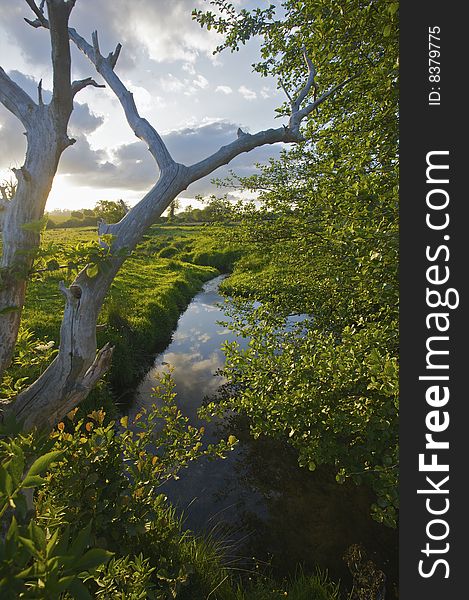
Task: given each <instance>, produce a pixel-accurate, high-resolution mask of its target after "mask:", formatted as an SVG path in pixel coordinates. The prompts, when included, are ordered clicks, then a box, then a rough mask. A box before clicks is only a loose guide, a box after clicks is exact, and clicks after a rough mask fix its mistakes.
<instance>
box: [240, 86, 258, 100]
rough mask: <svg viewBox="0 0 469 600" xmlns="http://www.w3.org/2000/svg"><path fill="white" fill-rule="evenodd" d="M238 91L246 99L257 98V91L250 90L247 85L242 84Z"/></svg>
mask: <svg viewBox="0 0 469 600" xmlns="http://www.w3.org/2000/svg"><path fill="white" fill-rule="evenodd" d="M238 92H239V93H240V94H241V96H242V97H243V98H244V99H245V100H255V99H256V98H257V94H256V92H254V91H253V90H250V89H249V88H247V87H246V86H245V85H242V86H240V87H239V88H238Z"/></svg>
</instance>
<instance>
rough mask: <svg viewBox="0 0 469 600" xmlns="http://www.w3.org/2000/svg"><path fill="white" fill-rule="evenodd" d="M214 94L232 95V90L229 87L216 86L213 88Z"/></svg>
mask: <svg viewBox="0 0 469 600" xmlns="http://www.w3.org/2000/svg"><path fill="white" fill-rule="evenodd" d="M215 91H216V92H220V93H221V94H226V95H228V94H232V93H233V90H232V89H231V88H230V86H229V85H217V87H216V88H215Z"/></svg>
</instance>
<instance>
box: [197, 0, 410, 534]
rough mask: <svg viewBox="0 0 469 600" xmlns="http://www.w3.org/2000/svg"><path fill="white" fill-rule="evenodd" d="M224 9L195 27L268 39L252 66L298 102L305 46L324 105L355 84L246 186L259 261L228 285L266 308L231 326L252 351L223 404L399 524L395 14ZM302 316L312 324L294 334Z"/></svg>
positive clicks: (318, 6) (353, 6) (362, 8)
mask: <svg viewBox="0 0 469 600" xmlns="http://www.w3.org/2000/svg"><path fill="white" fill-rule="evenodd" d="M214 4H216V6H217V7H218V8H219V11H220V12H218V13H217V14H216V15H215V14H214V13H202V12H196V13H194V16H195V17H196V18H197V19H198V20H199V21H200V22H201V24H202V25H205V26H207V27H214V28H215V29H217V30H218V31H220V32H221V33H224V34H225V43H224V44H223V45H222V46H221V47H220V49H223V48H225V47H226V48H230V49H231V50H237V49H238V48H239V46H240V45H242V44H243V43H245V42H246V41H247V39H249V38H250V37H251V36H253V35H256V34H260V35H261V56H262V60H261V61H260V62H259V63H257V64H256V65H255V67H254V68H255V69H256V70H257V71H258V72H260V73H261V74H275V75H277V76H278V77H279V78H280V80H281V82H282V86H283V87H284V89H285V92H286V95H287V100H288V101H289V99H290V98H291V97H294V92H293V83H294V82H295V81H296V80H297V79H298V77H299V76H300V72H301V68H302V64H301V61H300V60H299V58H298V57H299V49H300V48H301V46H303V45H304V46H305V47H306V56H311V57H312V60H313V64H314V66H315V68H316V69H317V76H316V77H315V83H316V85H317V90H316V91H318V93H321V91H322V90H323V89H326V88H327V87H328V86H329V85H330V82H331V81H332V80H336V81H337V80H338V79H339V80H344V79H346V78H348V77H352V78H353V79H352V80H351V81H350V82H349V84H348V85H347V86H346V87H345V88H344V90H343V92H342V93H341V94H340V95H339V96H338V97H337V101H336V102H335V103H334V105H333V106H332V105H331V104H328V103H325V104H324V105H322V106H321V107H320V108H318V110H317V111H314V112H312V113H311V115H310V116H309V118H308V120H307V121H306V122H305V127H304V129H303V134H304V136H305V141H304V142H303V143H302V144H300V145H298V146H296V147H295V148H293V149H292V150H290V151H289V152H284V154H283V155H282V157H281V158H280V160H279V161H273V162H271V163H270V164H269V165H267V166H266V167H264V168H263V169H262V171H261V173H260V174H259V175H257V176H254V177H250V178H244V179H243V178H242V179H241V180H240V182H241V184H242V185H243V186H244V188H245V189H246V190H251V191H253V192H256V193H257V194H258V202H259V203H260V204H261V207H260V209H256V207H255V206H254V205H251V206H250V207H248V208H246V209H245V210H244V213H243V215H242V216H243V218H244V228H243V230H244V235H243V243H244V244H246V245H248V246H250V247H251V248H252V250H253V252H251V253H249V255H248V257H247V258H245V259H244V262H243V261H241V263H240V264H239V266H238V269H237V272H235V276H234V277H233V278H232V279H231V280H230V281H228V282H227V283H226V284H225V289H226V291H228V292H231V293H235V294H237V295H238V296H245V297H246V296H248V297H249V296H250V297H251V298H255V299H256V300H261V301H262V305H261V307H260V308H258V309H257V310H255V309H254V307H253V306H252V305H251V304H249V303H248V304H247V305H243V303H240V305H239V307H238V308H239V310H238V312H237V313H236V314H235V315H234V316H235V328H236V329H237V330H238V331H239V332H241V333H243V334H244V335H249V336H251V342H250V344H249V347H248V349H247V350H246V351H244V352H242V351H240V349H239V348H238V347H237V346H236V345H233V346H231V347H229V348H228V349H227V367H226V371H225V374H226V375H227V377H228V378H229V380H230V381H231V383H232V384H233V389H234V391H235V392H234V394H233V398H232V399H231V400H228V401H227V402H225V403H223V404H222V405H221V406H219V407H212V408H213V409H214V410H215V409H218V410H224V409H226V408H227V407H229V408H231V409H233V410H237V411H241V412H243V413H245V414H247V415H248V416H249V417H250V422H251V428H252V431H253V433H254V434H255V435H261V434H268V435H273V436H280V437H284V438H286V439H288V440H289V441H290V443H291V444H292V445H294V446H295V448H297V450H298V453H299V461H300V463H301V464H302V465H304V466H305V467H308V468H310V469H315V468H316V465H319V464H328V465H332V466H333V467H334V468H335V470H336V478H337V481H338V482H342V481H344V480H345V479H346V478H352V479H353V480H355V481H356V482H357V483H360V482H367V483H369V484H370V485H371V486H373V488H374V489H375V491H376V493H377V502H376V504H375V505H374V506H373V514H374V516H375V518H377V519H378V520H380V521H384V522H385V523H387V524H388V525H395V522H396V508H397V506H398V499H397V468H398V450H397V435H398V423H397V414H398V379H397V375H398V365H397V352H398V312H397V311H398V281H397V262H398V203H397V198H398V196H397V190H398V159H397V142H398V119H397V98H398V96H397V94H398V90H397V68H398V35H397V17H398V11H397V8H398V5H397V3H394V2H387V1H384V0H383V1H380V0H377V1H375V0H373V1H364V0H349V1H347V2H344V3H337V2H334V1H332V0H320V1H319V2H316V1H314V2H313V1H306V2H303V1H302V2H298V1H293V0H287V1H285V2H282V9H283V15H282V16H281V17H277V16H276V14H277V13H276V10H275V7H274V6H270V7H269V8H267V9H265V10H261V9H255V10H253V11H245V10H242V11H240V13H236V11H235V9H234V8H233V6H232V5H230V4H228V3H225V2H216V3H214ZM220 13H221V16H220ZM286 110H288V102H287V103H286V104H285V105H284V106H283V107H282V108H281V109H280V112H281V113H282V114H283V113H284V112H285V111H286ZM230 183H233V182H227V185H229V184H230ZM253 255H254V258H253ZM295 313H296V314H303V315H309V318H308V319H307V320H306V321H304V322H303V323H302V324H301V325H298V326H297V327H292V325H291V322H288V321H287V320H286V318H287V316H288V315H291V314H295ZM290 321H291V319H290Z"/></svg>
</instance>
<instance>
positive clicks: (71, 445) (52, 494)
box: [0, 374, 236, 600]
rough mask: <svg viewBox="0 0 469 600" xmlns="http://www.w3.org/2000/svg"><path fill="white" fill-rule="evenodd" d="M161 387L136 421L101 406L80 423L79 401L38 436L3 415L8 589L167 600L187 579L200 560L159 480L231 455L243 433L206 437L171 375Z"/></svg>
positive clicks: (1, 549)
mask: <svg viewBox="0 0 469 600" xmlns="http://www.w3.org/2000/svg"><path fill="white" fill-rule="evenodd" d="M155 394H156V395H157V397H158V403H159V407H158V408H157V407H156V406H155V407H154V409H153V410H152V411H149V412H148V413H146V411H145V410H144V409H142V411H141V412H140V413H138V414H137V415H136V416H135V418H134V419H133V421H132V422H130V421H129V418H128V417H122V418H121V420H120V423H119V424H117V423H116V422H114V421H107V420H106V415H105V413H104V411H102V410H94V411H93V412H91V413H90V414H89V415H88V416H87V418H85V419H79V420H77V422H75V420H76V414H77V411H76V410H74V411H72V412H71V413H69V416H68V418H67V423H65V422H61V423H59V425H58V427H57V429H56V430H55V431H54V432H53V433H52V434H51V435H49V436H40V437H38V436H34V435H32V434H31V435H27V436H26V435H24V434H20V433H18V432H17V429H18V428H16V430H15V429H12V427H13V425H12V424H9V423H8V424H6V427H7V429H6V431H5V436H4V439H3V440H2V442H1V444H2V445H1V469H0V514H1V516H2V517H3V519H4V521H2V522H4V523H5V525H4V527H3V529H4V531H3V532H2V533H3V539H2V543H1V546H0V558H1V562H0V590H1V591H2V598H3V597H5V598H8V597H11V598H16V597H18V598H23V597H24V598H44V599H46V598H47V599H53V598H59V597H61V596H60V594H62V593H65V592H66V593H67V594H68V595H69V596H71V597H73V598H89V597H91V596H90V594H91V595H93V596H95V597H109V598H114V597H120V596H119V594H124V595H122V596H121V597H123V598H127V597H135V598H137V597H144V598H146V597H149V598H155V599H160V600H163V599H166V598H172V597H176V594H177V593H178V590H179V589H180V588H181V586H184V585H188V583H189V578H190V574H191V572H192V570H193V569H192V568H191V566H190V565H189V564H187V563H186V562H185V560H184V557H183V553H182V552H181V539H182V532H181V524H180V520H179V519H178V518H177V517H176V515H175V512H174V509H173V508H172V507H171V506H170V505H168V503H167V500H166V497H165V496H164V495H163V494H162V493H159V492H158V488H159V487H160V486H161V485H162V484H163V483H164V482H165V481H167V480H168V479H171V478H176V479H177V478H178V473H179V471H180V470H181V469H183V468H184V467H186V466H187V465H188V463H189V462H190V461H192V460H195V459H196V458H198V457H200V456H209V457H213V458H214V457H221V456H224V455H225V454H226V452H229V451H230V450H231V449H232V448H233V446H234V444H235V443H236V439H235V438H234V437H233V436H230V437H229V438H228V440H227V441H221V442H220V443H219V444H217V445H213V444H209V445H204V444H203V441H202V435H203V430H202V429H198V428H195V427H193V426H191V425H189V424H188V419H187V418H186V417H184V416H183V415H182V413H181V412H180V410H179V409H178V408H177V406H176V405H175V403H174V397H175V394H174V392H173V383H172V380H171V378H170V376H169V375H168V374H166V375H163V376H162V378H161V380H160V382H159V383H158V385H157V388H156V389H155ZM8 428H10V429H9V431H10V433H7V431H8ZM13 433H15V435H13ZM32 488H37V491H36V495H35V498H34V502H33V501H32V495H31V493H30V490H31V489H32ZM28 494H29V496H28ZM89 546H92V548H90V549H87V548H88V547H89ZM113 554H114V555H115V560H114V561H113V562H112V563H110V565H109V566H107V567H106V566H105V563H106V562H107V561H108V560H109V558H110V557H111V556H112V555H113ZM100 565H102V567H101V568H100V569H99V571H97V572H96V573H95V571H94V569H95V568H96V567H98V566H100ZM135 581H138V582H139V583H138V586H140V592H139V593H140V595H135V594H137V592H138V589H139V588H138V586H137V587H135V586H134V585H133V582H135ZM126 590H127V591H128V592H129V593H131V594H133V595H130V596H128V595H127V591H126ZM114 592H115V595H113V594H114ZM150 592H151V593H150ZM106 594H107V595H106ZM142 594H143V595H142ZM145 594H146V595H145Z"/></svg>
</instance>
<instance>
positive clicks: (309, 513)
mask: <svg viewBox="0 0 469 600" xmlns="http://www.w3.org/2000/svg"><path fill="white" fill-rule="evenodd" d="M222 278H223V277H222V276H220V277H216V278H215V279H212V280H211V281H209V282H208V283H207V284H205V286H204V288H203V290H202V291H201V292H200V293H199V294H198V295H197V296H195V298H194V299H193V300H192V302H191V303H190V305H189V307H188V308H187V310H186V311H185V312H184V314H183V315H181V317H180V319H179V322H178V326H177V330H176V331H175V333H174V335H173V338H172V342H171V343H170V345H169V346H168V348H167V349H166V351H165V352H163V353H162V354H160V355H158V356H157V357H156V359H155V363H154V366H153V368H152V369H151V370H150V371H149V372H148V374H147V375H146V377H145V378H144V379H143V381H142V382H141V384H140V386H139V388H138V391H137V396H136V399H135V403H134V406H133V409H132V411H131V412H137V410H138V409H139V408H140V407H141V406H147V407H150V406H151V405H152V404H153V402H154V398H152V396H151V391H152V388H153V386H154V385H155V378H156V376H157V374H158V373H160V372H161V371H162V370H163V369H164V368H165V367H166V365H171V366H172V367H173V369H174V371H173V378H174V381H175V384H176V387H175V391H176V393H177V403H178V406H179V407H180V409H181V410H182V412H183V413H184V414H186V415H187V416H188V417H189V418H190V421H191V423H192V424H194V425H198V426H201V425H204V427H205V431H206V439H207V441H210V442H211V441H216V440H219V439H220V438H221V437H225V438H226V437H227V435H229V434H230V433H234V435H236V436H237V437H238V438H239V439H240V443H239V444H238V446H237V448H236V450H235V451H234V452H232V453H230V455H229V456H228V457H227V458H226V459H225V460H216V461H213V460H212V461H208V460H200V461H196V462H194V463H192V464H191V465H190V466H189V468H187V469H185V470H184V471H182V472H181V474H180V479H179V480H177V481H172V482H169V483H168V484H166V485H165V486H164V489H162V491H163V492H164V493H165V494H166V495H167V496H168V498H169V499H170V500H171V502H172V503H173V504H175V505H176V506H177V507H178V508H179V509H180V510H181V511H182V514H183V516H184V522H185V525H186V527H187V528H189V529H191V530H193V531H195V532H210V533H212V534H214V535H215V537H218V538H219V539H221V540H223V541H224V543H225V544H226V545H228V547H229V550H228V554H230V555H232V556H235V557H252V556H256V558H258V559H259V560H261V561H265V562H269V563H270V564H271V565H272V567H273V568H274V570H275V571H276V572H278V573H279V574H282V575H289V574H294V573H295V569H296V568H297V565H298V564H299V563H301V564H303V565H304V566H305V568H307V569H309V568H314V567H315V566H316V565H319V566H320V567H322V568H327V569H328V570H329V573H330V574H331V576H332V577H333V578H336V579H337V578H341V579H342V580H343V581H348V580H349V577H348V570H347V567H346V566H345V563H344V562H343V560H342V556H343V554H344V552H345V551H346V549H347V548H348V547H349V546H350V545H352V544H361V545H363V547H364V548H365V549H366V550H367V552H368V553H369V555H370V557H371V558H372V559H373V560H374V561H375V562H376V564H377V565H378V566H379V568H381V569H382V570H383V571H384V572H385V573H386V576H387V580H388V590H390V588H391V587H392V584H393V582H396V581H397V534H396V532H395V531H391V530H389V529H387V528H385V527H383V526H380V525H378V524H377V523H375V522H374V521H372V520H371V518H370V517H369V506H370V503H371V502H372V497H371V495H370V492H369V491H368V490H366V489H365V488H357V487H356V486H353V485H342V486H339V485H338V484H337V483H336V482H335V480H334V476H333V473H331V472H328V471H327V470H326V469H324V470H323V469H318V470H317V471H316V472H314V473H311V472H309V471H307V470H305V469H300V468H299V467H298V464H297V459H296V455H295V452H294V450H292V449H291V448H290V447H289V446H286V445H283V444H281V443H279V442H275V441H271V440H265V439H260V440H253V439H252V438H250V437H249V434H248V433H247V429H246V427H243V426H241V425H240V424H239V423H233V422H230V420H227V421H226V422H210V423H206V422H202V421H200V420H199V419H198V417H197V409H198V408H199V407H200V406H201V404H202V402H203V399H204V398H205V397H209V396H213V394H215V392H216V391H217V390H218V389H219V387H220V386H221V385H222V384H223V383H224V380H223V378H222V377H221V376H220V375H216V371H217V370H218V369H219V368H221V367H222V366H223V363H224V355H223V352H222V351H221V346H222V344H223V342H225V341H233V340H235V339H236V340H237V341H238V343H239V344H240V345H241V346H243V345H245V344H247V340H245V339H237V338H236V336H235V335H234V334H233V332H231V331H229V330H228V329H227V328H225V327H223V326H222V325H220V324H219V321H220V320H224V321H228V320H229V319H228V318H227V317H226V315H225V314H224V312H223V308H222V305H223V303H224V300H223V298H222V296H221V295H220V294H219V293H218V286H219V284H220V282H221V280H222ZM392 596H393V595H392V594H389V595H387V598H392Z"/></svg>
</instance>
